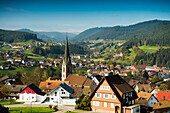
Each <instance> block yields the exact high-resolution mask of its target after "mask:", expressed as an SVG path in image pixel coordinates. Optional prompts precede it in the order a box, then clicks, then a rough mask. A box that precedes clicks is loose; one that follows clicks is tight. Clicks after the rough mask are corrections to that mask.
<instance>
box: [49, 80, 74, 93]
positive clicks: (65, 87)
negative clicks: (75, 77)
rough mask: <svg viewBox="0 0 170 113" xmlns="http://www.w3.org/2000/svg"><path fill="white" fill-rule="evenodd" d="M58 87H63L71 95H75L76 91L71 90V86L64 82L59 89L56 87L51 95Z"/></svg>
mask: <svg viewBox="0 0 170 113" xmlns="http://www.w3.org/2000/svg"><path fill="white" fill-rule="evenodd" d="M58 87H62V88H63V89H65V90H66V91H67V92H69V93H71V94H72V93H73V92H74V89H73V88H71V87H70V86H68V85H67V84H66V83H64V82H62V83H61V84H60V85H58V86H57V87H55V88H54V89H53V90H51V91H50V92H49V93H51V92H53V91H54V90H55V89H57V88H58Z"/></svg>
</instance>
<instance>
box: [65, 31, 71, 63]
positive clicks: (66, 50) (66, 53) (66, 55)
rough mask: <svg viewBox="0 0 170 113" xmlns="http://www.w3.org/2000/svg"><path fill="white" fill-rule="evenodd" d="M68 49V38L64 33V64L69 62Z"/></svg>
mask: <svg viewBox="0 0 170 113" xmlns="http://www.w3.org/2000/svg"><path fill="white" fill-rule="evenodd" d="M69 57H70V55H69V48H68V36H67V32H66V46H65V62H66V63H67V62H68V60H69Z"/></svg>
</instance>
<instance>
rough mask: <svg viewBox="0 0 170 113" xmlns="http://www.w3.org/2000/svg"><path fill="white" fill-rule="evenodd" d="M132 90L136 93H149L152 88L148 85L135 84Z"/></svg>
mask: <svg viewBox="0 0 170 113" xmlns="http://www.w3.org/2000/svg"><path fill="white" fill-rule="evenodd" d="M134 89H135V91H136V92H140V91H144V92H148V93H150V92H151V91H152V87H151V85H150V84H136V86H135V87H134Z"/></svg>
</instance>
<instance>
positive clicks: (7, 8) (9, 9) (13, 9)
mask: <svg viewBox="0 0 170 113" xmlns="http://www.w3.org/2000/svg"><path fill="white" fill-rule="evenodd" d="M3 9H5V10H8V11H25V10H24V9H16V8H12V7H3Z"/></svg>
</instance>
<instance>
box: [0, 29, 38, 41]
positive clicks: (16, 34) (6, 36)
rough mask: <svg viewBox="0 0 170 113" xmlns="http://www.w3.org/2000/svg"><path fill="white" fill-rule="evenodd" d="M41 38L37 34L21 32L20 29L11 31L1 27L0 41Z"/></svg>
mask: <svg viewBox="0 0 170 113" xmlns="http://www.w3.org/2000/svg"><path fill="white" fill-rule="evenodd" d="M31 39H33V40H39V39H37V35H36V34H32V33H27V32H20V31H9V30H2V29H0V41H3V42H8V43H12V42H25V41H28V40H31Z"/></svg>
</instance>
